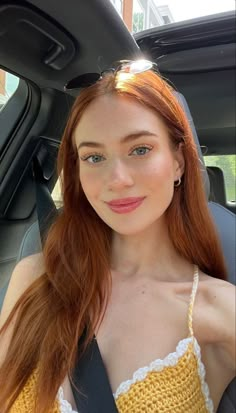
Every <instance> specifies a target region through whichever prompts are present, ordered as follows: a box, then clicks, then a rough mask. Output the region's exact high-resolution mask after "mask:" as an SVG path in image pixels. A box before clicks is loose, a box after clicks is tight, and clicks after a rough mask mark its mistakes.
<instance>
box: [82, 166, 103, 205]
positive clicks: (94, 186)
mask: <svg viewBox="0 0 236 413" xmlns="http://www.w3.org/2000/svg"><path fill="white" fill-rule="evenodd" d="M80 182H81V185H82V188H83V191H84V193H85V195H86V197H87V198H88V199H89V198H91V197H96V195H97V194H98V193H99V191H100V187H101V179H100V175H99V174H98V173H94V171H89V170H85V169H84V168H83V167H82V168H81V170H80Z"/></svg>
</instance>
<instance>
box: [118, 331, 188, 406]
mask: <svg viewBox="0 0 236 413" xmlns="http://www.w3.org/2000/svg"><path fill="white" fill-rule="evenodd" d="M192 339H193V338H192V337H187V338H184V339H183V340H180V341H179V343H178V344H177V347H176V351H175V352H174V353H169V354H168V356H166V357H165V358H164V359H156V360H155V361H152V362H151V363H150V364H149V366H147V367H141V368H139V369H138V370H136V371H135V373H134V374H133V378H132V379H131V380H127V381H124V382H122V383H121V384H120V385H119V387H118V389H117V390H116V392H115V394H113V396H114V398H115V399H117V398H118V397H119V396H120V395H121V394H123V393H126V392H127V391H128V390H129V389H130V386H131V385H132V384H134V383H137V382H139V381H142V380H144V379H145V377H146V376H147V374H148V373H149V372H151V371H161V370H163V369H164V368H165V367H169V366H175V365H176V364H177V363H178V360H179V359H180V357H182V356H183V355H184V353H185V352H186V351H187V348H188V345H189V343H190V342H191V341H192Z"/></svg>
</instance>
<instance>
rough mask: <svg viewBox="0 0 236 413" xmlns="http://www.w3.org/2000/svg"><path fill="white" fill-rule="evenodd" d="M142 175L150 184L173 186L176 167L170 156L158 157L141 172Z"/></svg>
mask: <svg viewBox="0 0 236 413" xmlns="http://www.w3.org/2000/svg"><path fill="white" fill-rule="evenodd" d="M140 172H141V174H142V175H143V176H144V177H145V178H146V179H148V180H150V182H156V183H158V186H159V185H161V186H162V185H163V186H165V185H167V186H168V184H169V183H171V185H173V180H174V165H173V160H172V158H170V157H169V156H158V157H155V158H154V159H152V161H151V162H150V163H148V164H147V165H146V167H145V168H142V169H141V170H140Z"/></svg>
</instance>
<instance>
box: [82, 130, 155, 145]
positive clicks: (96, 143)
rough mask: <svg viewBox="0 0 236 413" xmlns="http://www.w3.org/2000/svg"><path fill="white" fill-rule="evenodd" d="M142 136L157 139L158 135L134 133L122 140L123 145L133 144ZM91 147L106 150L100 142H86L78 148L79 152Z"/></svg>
mask: <svg viewBox="0 0 236 413" xmlns="http://www.w3.org/2000/svg"><path fill="white" fill-rule="evenodd" d="M141 136H155V137H157V135H156V134H155V133H152V132H149V131H146V130H142V131H139V132H133V133H130V134H129V135H126V136H124V137H123V138H121V139H120V142H121V143H127V142H131V141H133V140H135V139H138V138H140V137H141ZM85 146H86V147H89V148H104V147H105V145H104V144H102V143H99V142H92V141H84V142H81V143H80V144H79V146H78V150H79V149H81V148H83V147H85Z"/></svg>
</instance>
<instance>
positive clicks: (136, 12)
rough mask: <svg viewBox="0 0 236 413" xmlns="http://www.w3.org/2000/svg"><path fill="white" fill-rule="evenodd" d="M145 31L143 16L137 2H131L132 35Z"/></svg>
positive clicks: (142, 10)
mask: <svg viewBox="0 0 236 413" xmlns="http://www.w3.org/2000/svg"><path fill="white" fill-rule="evenodd" d="M144 29H145V14H144V9H143V7H142V6H141V4H140V2H139V0H134V2H133V33H137V32H139V31H140V30H144Z"/></svg>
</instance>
